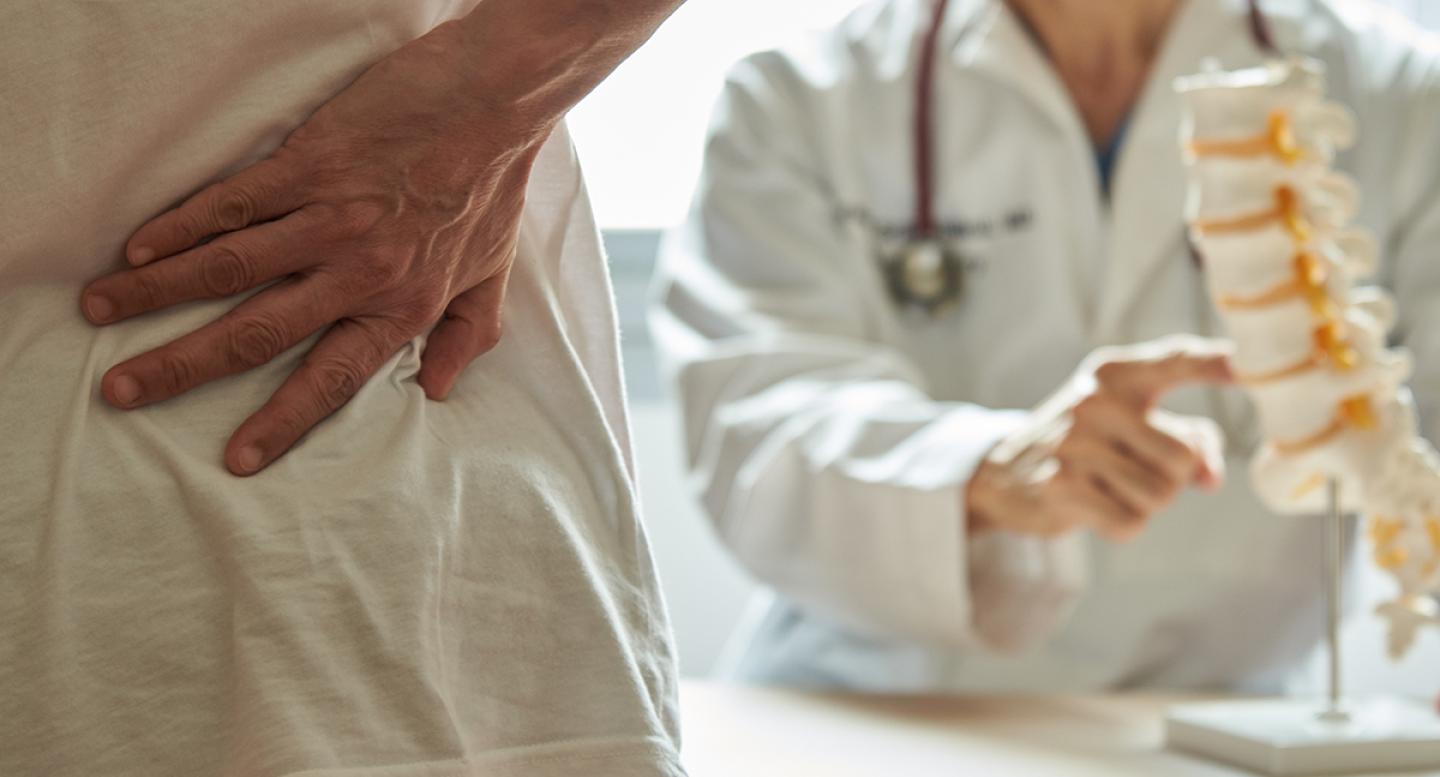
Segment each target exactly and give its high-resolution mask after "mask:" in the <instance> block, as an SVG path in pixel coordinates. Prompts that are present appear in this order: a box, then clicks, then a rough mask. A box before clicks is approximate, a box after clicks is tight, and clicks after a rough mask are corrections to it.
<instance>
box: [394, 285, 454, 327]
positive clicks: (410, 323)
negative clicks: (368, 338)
mask: <svg viewBox="0 0 1440 777" xmlns="http://www.w3.org/2000/svg"><path fill="white" fill-rule="evenodd" d="M445 306H446V302H445V300H444V299H443V298H442V297H438V296H436V295H432V294H423V295H420V296H417V297H415V298H414V299H412V300H410V301H409V302H406V303H404V304H402V305H400V307H399V308H398V309H397V310H396V313H395V317H396V320H397V321H398V322H399V324H400V326H401V327H402V328H403V329H404V330H405V335H406V336H407V337H409V336H413V335H414V334H415V333H416V332H418V331H420V330H422V329H424V328H425V327H427V326H430V325H431V324H433V323H435V322H436V321H438V320H440V317H441V316H443V315H445Z"/></svg>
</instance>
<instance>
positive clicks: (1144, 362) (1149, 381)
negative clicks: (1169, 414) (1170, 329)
mask: <svg viewBox="0 0 1440 777" xmlns="http://www.w3.org/2000/svg"><path fill="white" fill-rule="evenodd" d="M1095 379H1096V381H1097V382H1098V383H1099V384H1100V385H1101V386H1103V387H1104V388H1105V389H1106V390H1108V391H1111V392H1114V393H1115V394H1116V395H1118V396H1119V397H1121V398H1122V399H1124V400H1125V401H1127V402H1129V403H1131V404H1133V405H1135V406H1136V407H1142V408H1149V407H1150V406H1152V405H1154V404H1155V403H1156V402H1157V401H1159V399H1160V397H1162V396H1163V395H1164V394H1165V393H1167V392H1169V391H1170V390H1171V389H1175V388H1179V387H1180V386H1186V385H1192V384H1211V385H1215V384H1226V383H1231V382H1232V381H1233V380H1234V376H1233V374H1232V373H1231V370H1230V357H1229V355H1228V354H1226V353H1223V352H1221V353H1216V352H1213V351H1212V352H1204V351H1201V352H1195V351H1185V350H1182V351H1175V352H1172V353H1170V354H1167V355H1165V356H1161V357H1159V358H1155V359H1140V360H1133V361H1111V362H1106V363H1104V364H1101V365H1100V366H1099V367H1098V368H1096V370H1095Z"/></svg>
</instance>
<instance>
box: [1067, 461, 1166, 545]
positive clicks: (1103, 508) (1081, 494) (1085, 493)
mask: <svg viewBox="0 0 1440 777" xmlns="http://www.w3.org/2000/svg"><path fill="white" fill-rule="evenodd" d="M1054 494H1055V497H1054V498H1055V499H1056V501H1057V503H1058V504H1057V507H1056V509H1057V510H1061V511H1064V512H1065V513H1067V514H1069V515H1072V516H1073V517H1074V521H1075V523H1076V524H1077V525H1080V526H1088V527H1090V528H1091V529H1094V530H1095V531H1096V532H1097V533H1099V534H1100V535H1101V536H1103V537H1106V538H1108V539H1112V540H1117V541H1118V540H1119V539H1121V538H1129V537H1131V536H1133V535H1134V533H1135V532H1137V531H1138V530H1139V527H1142V526H1144V516H1141V515H1140V514H1138V513H1137V512H1135V510H1134V509H1133V508H1132V507H1130V506H1129V505H1127V504H1125V503H1124V502H1122V501H1121V500H1120V499H1118V498H1116V497H1115V495H1114V494H1112V493H1110V492H1109V491H1107V490H1106V489H1104V488H1102V487H1101V486H1100V485H1099V484H1098V483H1097V482H1096V481H1095V480H1094V478H1092V477H1090V476H1089V475H1087V474H1084V473H1081V472H1076V471H1074V470H1071V469H1066V470H1065V471H1064V472H1062V474H1061V476H1060V477H1059V478H1058V479H1057V480H1056V481H1055V490H1054Z"/></svg>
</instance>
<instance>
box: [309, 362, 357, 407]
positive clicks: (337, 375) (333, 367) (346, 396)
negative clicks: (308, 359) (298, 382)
mask: <svg viewBox="0 0 1440 777" xmlns="http://www.w3.org/2000/svg"><path fill="white" fill-rule="evenodd" d="M310 367H311V372H312V374H313V376H314V378H313V386H314V388H315V393H316V397H317V398H318V399H319V401H320V403H321V408H320V409H321V410H322V412H326V413H328V412H330V411H332V410H334V409H335V408H338V407H340V406H341V405H343V404H345V403H346V402H348V401H350V398H351V397H353V396H355V394H356V393H357V392H359V391H360V387H361V386H362V385H364V383H365V375H364V371H363V370H362V369H361V367H360V365H359V364H357V363H355V362H353V361H350V360H346V359H323V360H319V361H316V362H315V363H313V364H311V365H310Z"/></svg>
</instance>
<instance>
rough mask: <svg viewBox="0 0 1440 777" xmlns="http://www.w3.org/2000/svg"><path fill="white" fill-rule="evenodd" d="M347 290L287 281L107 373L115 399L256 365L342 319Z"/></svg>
mask: <svg viewBox="0 0 1440 777" xmlns="http://www.w3.org/2000/svg"><path fill="white" fill-rule="evenodd" d="M342 299H343V295H342V294H340V293H339V291H338V290H337V289H335V288H334V287H333V285H332V284H331V283H328V282H325V281H322V280H321V279H320V278H319V277H314V278H304V279H298V280H294V281H285V282H282V283H279V284H276V285H275V286H273V287H271V288H269V289H266V290H264V291H262V292H260V293H259V294H256V295H255V296H253V297H250V298H249V299H247V300H245V301H244V302H242V303H240V304H239V305H238V306H237V307H236V308H235V309H234V310H232V311H230V312H229V313H226V314H225V315H224V316H221V317H220V318H218V319H216V320H215V321H213V322H211V323H209V324H207V325H205V326H203V327H201V328H200V329H197V330H195V331H194V332H191V333H190V334H187V335H185V336H184V337H181V338H180V339H178V340H174V341H172V342H170V343H168V344H166V345H163V346H161V347H159V348H156V349H155V350H153V351H147V352H146V353H143V354H140V355H139V356H136V357H135V358H133V359H129V360H127V361H124V362H122V363H120V364H118V365H116V366H114V367H112V368H110V370H109V371H108V372H106V373H105V377H104V378H102V379H101V382H100V387H101V392H102V393H103V394H104V396H105V399H106V400H107V401H109V402H110V404H112V405H114V406H115V407H118V408H121V409H132V408H137V407H142V406H144V405H150V404H154V403H156V402H160V401H162V400H166V399H169V398H171V397H173V396H176V395H179V394H183V393H185V392H187V391H189V390H191V389H193V388H195V387H197V386H201V385H203V384H205V383H209V382H210V381H213V380H216V379H218V378H223V377H225V376H227V375H233V374H235V373H238V372H244V371H246V370H250V369H254V368H255V367H259V366H260V365H262V364H265V363H267V362H269V361H270V360H271V359H274V358H275V357H276V356H279V355H280V354H281V353H284V352H285V351H288V350H289V349H290V348H292V347H294V346H295V345H296V344H298V343H299V342H300V341H301V340H304V339H305V338H306V337H309V336H310V335H311V334H314V333H315V332H316V331H318V330H320V329H321V328H322V327H324V326H325V325H327V324H329V323H331V322H332V321H335V320H337V319H339V318H340V317H341V316H342V315H343V314H344V311H343V310H341V309H340V306H341V305H342V304H343V303H342V302H341V300H342Z"/></svg>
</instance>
